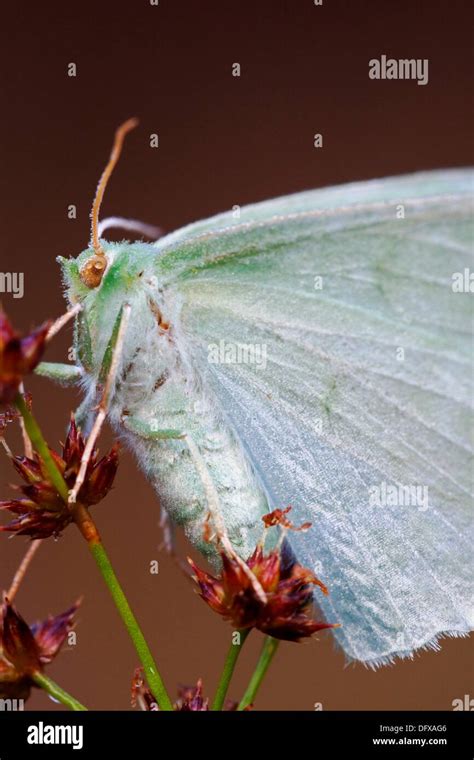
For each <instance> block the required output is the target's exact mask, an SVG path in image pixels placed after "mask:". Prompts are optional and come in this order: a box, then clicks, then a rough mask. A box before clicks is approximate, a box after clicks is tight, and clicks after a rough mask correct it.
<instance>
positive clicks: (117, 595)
mask: <svg viewBox="0 0 474 760" xmlns="http://www.w3.org/2000/svg"><path fill="white" fill-rule="evenodd" d="M88 546H89V549H90V551H91V554H92V556H93V557H94V559H95V561H96V564H97V567H98V568H99V570H100V572H101V574H102V577H103V579H104V581H105V583H106V584H107V586H108V589H109V591H110V593H111V595H112V598H113V600H114V602H115V606H116V607H117V610H118V612H119V615H120V617H121V618H122V620H123V622H124V624H125V627H126V629H127V631H128V633H129V636H130V638H131V639H132V641H133V644H134V646H135V649H136V651H137V654H138V656H139V658H140V662H141V663H142V665H143V668H144V672H145V675H146V679H147V681H148V685H149V687H150V689H151V691H152V693H153V696H154V697H155V699H156V701H157V703H158V705H159V707H160V709H161V710H165V711H171V710H173V704H172V702H171V700H170V698H169V696H168V693H167V691H166V688H165V685H164V683H163V681H162V678H161V676H160V673H159V671H158V668H157V666H156V664H155V661H154V659H153V655H152V653H151V651H150V648H149V646H148V644H147V643H146V640H145V637H144V635H143V633H142V631H141V628H140V626H139V625H138V622H137V620H136V618H135V615H134V614H133V612H132V610H131V608H130V605H129V603H128V601H127V597H126V596H125V594H124V592H123V590H122V587H121V585H120V583H119V581H118V578H117V576H116V575H115V572H114V569H113V567H112V565H111V562H110V560H109V558H108V556H107V552H106V551H105V549H104V547H103V545H102V543H100V541H99V542H98V543H97V542H94V541H89V542H88Z"/></svg>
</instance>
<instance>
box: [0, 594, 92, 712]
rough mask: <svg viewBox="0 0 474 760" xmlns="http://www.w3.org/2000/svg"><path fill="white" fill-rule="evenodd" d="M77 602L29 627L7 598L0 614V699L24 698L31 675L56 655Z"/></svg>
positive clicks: (71, 621) (66, 632)
mask: <svg viewBox="0 0 474 760" xmlns="http://www.w3.org/2000/svg"><path fill="white" fill-rule="evenodd" d="M78 606H79V602H77V603H76V604H74V605H73V606H72V607H70V608H69V609H68V610H66V612H63V613H62V614H60V615H57V616H56V617H49V618H48V619H47V620H45V621H43V622H42V623H35V624H34V625H31V626H29V625H28V624H27V623H26V622H25V621H24V620H23V618H22V617H21V616H20V615H19V614H18V612H17V611H16V610H15V608H14V607H13V606H12V605H11V604H10V602H9V601H8V599H6V598H5V599H4V602H3V605H2V607H1V611H0V697H2V698H10V699H11V698H16V699H26V698H27V697H28V696H29V694H30V691H31V687H32V685H33V681H32V676H33V675H34V674H35V673H36V672H41V671H42V670H43V668H44V666H45V665H48V664H49V663H50V662H51V661H52V660H53V659H54V658H55V657H56V655H57V654H58V653H59V651H60V649H61V647H62V645H63V644H64V642H65V640H66V638H67V635H68V633H69V631H71V630H72V628H73V618H74V615H75V613H76V611H77V608H78Z"/></svg>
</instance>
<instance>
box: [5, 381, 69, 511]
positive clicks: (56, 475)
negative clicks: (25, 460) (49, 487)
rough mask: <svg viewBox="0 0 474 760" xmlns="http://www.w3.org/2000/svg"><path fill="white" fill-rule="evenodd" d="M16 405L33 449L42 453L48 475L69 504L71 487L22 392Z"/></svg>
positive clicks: (16, 400) (17, 398)
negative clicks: (59, 468)
mask: <svg viewBox="0 0 474 760" xmlns="http://www.w3.org/2000/svg"><path fill="white" fill-rule="evenodd" d="M15 406H16V408H17V409H18V411H19V412H20V414H21V416H22V417H23V421H24V423H25V430H26V432H27V433H28V437H29V439H30V441H31V445H32V446H33V449H34V450H35V451H36V452H37V453H38V454H39V455H40V457H41V459H42V460H43V462H44V466H45V467H46V469H47V471H48V475H49V477H50V478H51V482H52V484H53V485H54V487H55V489H56V490H57V492H58V494H59V495H60V496H61V498H62V499H63V500H64V501H65V502H66V504H67V501H68V496H69V489H68V487H67V484H66V481H65V480H64V478H63V476H62V475H61V473H60V472H59V470H58V468H57V465H56V462H55V461H54V459H53V457H52V456H51V452H50V450H49V446H48V444H47V443H46V441H45V440H44V438H43V434H42V432H41V430H40V429H39V425H38V423H37V422H36V420H35V418H34V417H33V415H32V413H31V412H30V410H29V408H28V404H27V403H26V401H25V399H24V398H23V396H22V395H21V393H19V394H18V395H17V397H16V399H15Z"/></svg>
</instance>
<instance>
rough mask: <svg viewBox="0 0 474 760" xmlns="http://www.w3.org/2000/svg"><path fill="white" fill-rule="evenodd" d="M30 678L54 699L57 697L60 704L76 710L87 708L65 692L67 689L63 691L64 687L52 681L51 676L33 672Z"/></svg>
mask: <svg viewBox="0 0 474 760" xmlns="http://www.w3.org/2000/svg"><path fill="white" fill-rule="evenodd" d="M31 678H32V680H33V681H34V682H35V684H36V685H37V686H39V687H40V688H41V689H43V690H44V691H46V692H47V693H48V694H49V695H50V696H51V697H53V698H54V699H57V700H58V702H61V704H62V705H66V707H69V709H70V710H74V711H76V712H79V711H82V710H87V707H84V705H82V704H81V703H80V702H78V701H77V699H75V698H74V697H72V696H71V695H70V694H68V693H67V691H64V689H62V688H61V687H60V686H58V684H57V683H55V682H54V681H52V680H51V678H48V676H45V674H44V673H39V672H38V673H35V674H34V675H32V676H31Z"/></svg>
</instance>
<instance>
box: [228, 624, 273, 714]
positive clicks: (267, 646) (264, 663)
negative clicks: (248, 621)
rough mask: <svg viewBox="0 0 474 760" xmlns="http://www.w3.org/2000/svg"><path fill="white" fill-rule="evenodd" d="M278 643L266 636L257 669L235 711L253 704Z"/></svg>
mask: <svg viewBox="0 0 474 760" xmlns="http://www.w3.org/2000/svg"><path fill="white" fill-rule="evenodd" d="M279 643H280V642H279V641H278V639H274V638H273V637H272V636H266V638H265V641H264V643H263V647H262V652H261V654H260V658H259V660H258V662H257V667H256V668H255V670H254V673H253V676H252V678H251V679H250V683H249V685H248V686H247V690H246V692H245V694H244V696H243V697H242V699H241V701H240V704H239V706H238V708H237V710H245V708H246V707H248V706H249V705H252V704H253V703H254V700H255V697H256V694H257V691H258V690H259V688H260V684H261V683H262V681H263V679H264V677H265V674H266V672H267V670H268V668H269V667H270V663H271V661H272V660H273V657H274V656H275V652H276V651H277V649H278V644H279Z"/></svg>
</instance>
